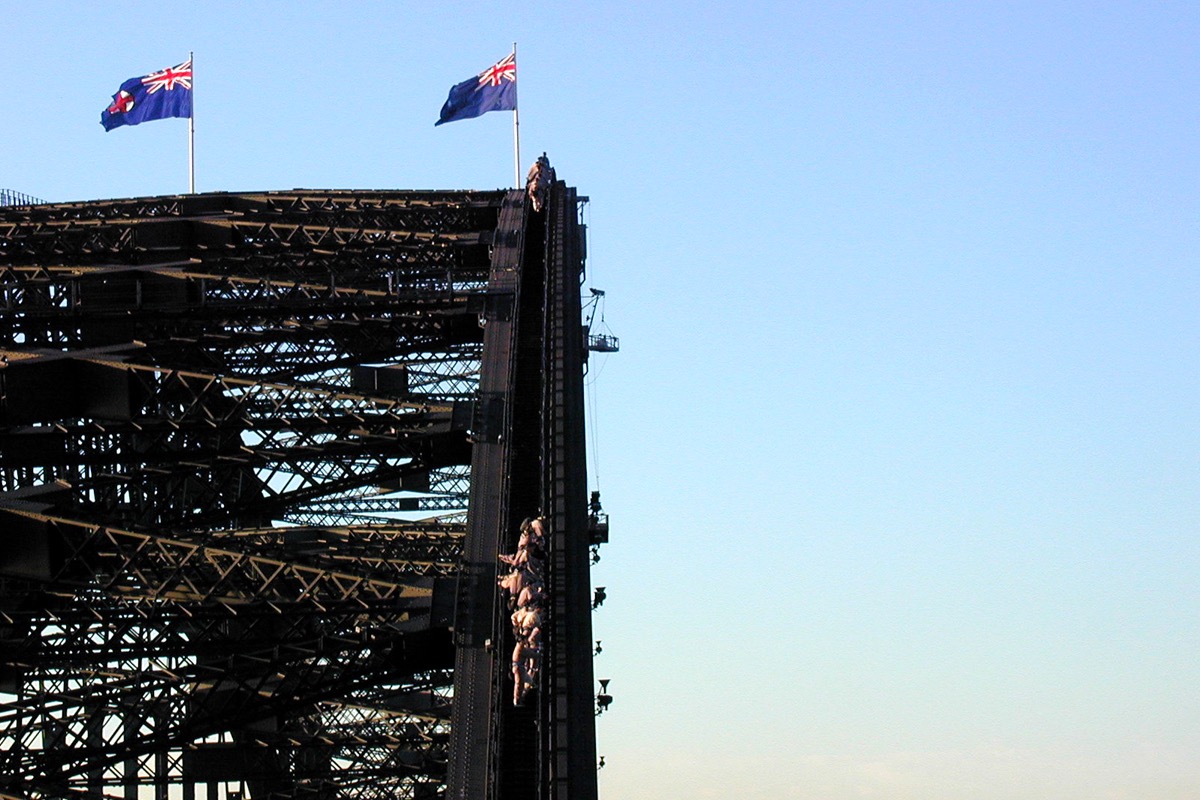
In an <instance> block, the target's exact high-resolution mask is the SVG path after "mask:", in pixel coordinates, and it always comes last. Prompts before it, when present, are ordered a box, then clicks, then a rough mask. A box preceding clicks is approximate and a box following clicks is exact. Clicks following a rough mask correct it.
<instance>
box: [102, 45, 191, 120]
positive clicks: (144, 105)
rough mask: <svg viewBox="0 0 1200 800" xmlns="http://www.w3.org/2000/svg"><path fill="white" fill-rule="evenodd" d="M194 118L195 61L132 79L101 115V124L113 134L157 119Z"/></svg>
mask: <svg viewBox="0 0 1200 800" xmlns="http://www.w3.org/2000/svg"><path fill="white" fill-rule="evenodd" d="M190 116H192V60H191V59H188V60H187V61H184V62H183V63H182V64H176V65H175V66H173V67H167V68H166V69H161V70H159V71H158V72H152V73H150V74H149V75H140V76H138V77H136V78H130V79H129V80H127V81H125V82H124V83H122V84H121V88H119V89H117V93H116V94H114V95H113V98H112V103H111V104H110V105H109V106H108V108H106V109H104V111H102V112H100V124H101V125H103V126H104V130H106V131H111V130H112V129H113V128H119V127H121V126H122V125H137V124H139V123H142V122H149V121H150V120H154V119H167V118H169V117H190Z"/></svg>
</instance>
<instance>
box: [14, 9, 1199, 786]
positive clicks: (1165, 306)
mask: <svg viewBox="0 0 1200 800" xmlns="http://www.w3.org/2000/svg"><path fill="white" fill-rule="evenodd" d="M0 10H2V11H3V12H4V13H3V19H4V23H3V29H4V47H3V49H2V50H0V65H2V69H3V75H4V80H3V81H0V102H2V104H3V107H4V108H5V109H7V124H6V125H4V126H3V128H2V129H0V188H7V189H13V190H17V191H21V192H25V193H27V194H30V195H33V196H36V197H41V198H44V199H47V200H53V201H65V200H87V199H96V198H106V197H127V196H142V195H155V194H173V193H180V192H183V191H185V190H186V188H187V160H186V158H187V156H186V128H187V125H186V122H185V121H183V120H166V121H160V122H151V123H146V124H143V125H141V126H138V127H136V128H122V129H118V130H115V131H113V132H110V133H105V132H104V130H103V129H102V128H101V126H100V125H99V116H100V111H101V110H102V108H103V107H104V106H105V105H106V104H107V103H108V101H109V98H110V97H111V95H112V94H113V92H115V91H116V89H117V87H118V85H119V84H120V83H121V82H122V81H124V80H125V79H127V78H130V77H133V76H136V75H141V74H146V73H148V72H150V71H153V70H157V69H161V68H163V67H166V66H170V65H173V64H176V63H178V62H180V61H183V60H184V59H185V58H186V57H187V53H188V51H189V50H191V51H195V54H196V70H197V78H196V81H197V83H196V87H197V88H196V129H197V133H196V142H197V149H196V166H197V184H198V185H197V188H198V190H200V191H213V190H231V191H236V190H263V189H288V188H294V187H313V188H350V189H352V188H363V189H366V188H400V189H413V188H430V189H441V188H475V189H492V188H496V187H502V186H508V185H509V184H510V183H511V182H512V180H513V164H512V140H511V136H512V131H511V127H512V122H511V116H510V115H509V114H506V113H492V114H487V115H485V116H484V117H481V118H478V119H474V120H466V121H461V122H455V123H452V124H449V125H443V126H440V127H438V128H436V129H435V128H434V125H433V123H434V122H435V121H436V119H437V115H438V110H439V109H440V107H441V105H442V103H443V101H444V100H445V99H446V93H447V91H448V90H449V88H450V86H451V85H453V84H455V83H457V82H459V81H462V80H465V79H466V78H468V77H470V76H471V75H473V74H475V73H477V72H479V71H481V70H483V69H484V68H486V67H488V66H490V65H491V64H492V63H494V62H495V61H497V60H499V59H500V58H502V57H503V56H504V55H506V54H507V53H508V52H509V50H510V48H511V45H512V43H513V42H514V41H516V42H518V47H519V53H518V74H519V87H520V88H519V92H520V103H521V144H522V153H523V156H524V160H525V163H526V164H527V163H528V162H529V160H530V159H532V158H533V157H535V156H536V155H537V154H539V153H541V152H542V151H546V152H547V153H548V155H549V157H550V160H551V162H552V163H553V164H554V165H555V167H556V168H557V170H558V175H559V177H560V178H563V179H564V180H566V181H567V182H568V183H570V184H571V185H573V186H575V187H577V188H578V190H579V192H580V193H581V194H584V195H588V196H589V197H590V198H591V202H590V204H589V206H588V207H587V210H586V211H585V221H586V222H587V223H588V226H589V228H588V230H589V262H588V272H589V284H588V285H589V286H595V287H599V288H602V289H604V290H605V291H606V292H607V297H606V306H605V312H606V320H607V323H608V325H609V326H610V328H611V329H612V332H613V333H615V334H616V335H617V336H619V337H620V338H621V344H622V351H621V352H620V353H618V354H615V355H611V356H597V357H596V358H595V360H594V362H593V364H592V371H591V374H590V376H589V382H590V383H591V391H592V398H591V401H592V405H593V407H594V409H595V414H594V418H593V419H592V422H591V428H592V429H593V430H594V431H595V433H596V438H595V441H594V449H593V451H592V463H591V472H592V483H593V486H598V487H599V488H600V489H601V491H602V495H603V500H604V505H605V509H606V511H608V512H609V513H610V515H611V518H612V543H611V544H610V545H608V546H607V547H606V548H605V549H604V551H603V552H602V556H603V560H602V561H601V562H600V563H599V564H598V565H597V567H596V570H595V580H596V583H597V584H600V585H604V586H606V587H607V591H608V600H607V602H606V603H605V605H604V606H603V607H602V608H601V609H600V610H599V611H597V612H596V617H595V625H596V635H597V638H599V639H601V640H602V641H603V653H601V654H600V655H599V656H598V657H597V661H596V672H597V676H598V677H603V678H611V680H612V683H611V685H610V691H611V693H612V694H613V696H614V697H615V701H614V703H613V705H612V707H611V709H610V710H609V711H608V713H606V714H605V715H604V716H602V717H600V718H599V720H598V721H597V729H598V739H599V746H600V753H601V754H603V755H604V756H605V759H606V767H605V769H604V770H603V771H602V772H601V773H600V786H601V797H602V798H604V800H636V799H637V798H648V799H649V800H685V799H686V800H706V799H707V798H713V799H714V800H716V799H717V798H721V799H722V800H724V799H725V798H747V800H768V799H770V800H778V799H783V800H793V799H794V800H857V798H882V799H884V800H1031V799H1032V798H1046V800H1105V799H1114V800H1115V799H1118V798H1130V799H1131V800H1132V799H1134V798H1136V799H1137V800H1195V799H1196V798H1200V657H1198V656H1200V540H1198V537H1197V533H1198V529H1200V434H1198V429H1200V426H1198V420H1200V370H1198V367H1200V356H1198V352H1200V318H1198V315H1197V305H1198V301H1200V277H1198V266H1200V154H1198V150H1197V143H1198V141H1200V137H1198V134H1200V111H1198V107H1200V104H1198V101H1200V69H1198V64H1200V58H1198V57H1200V5H1197V4H1195V3H1184V2H1162V3H1154V4H1144V3H1133V2H1114V3H1096V4H1093V3H1082V2H1075V3H1070V2H1054V1H1053V0H1050V1H1049V2H979V3H952V2H916V1H915V0H914V1H913V2H842V3H838V2H835V3H822V4H816V3H803V2H789V3H762V2H750V3H747V4H737V5H736V6H735V5H734V4H728V3H703V2H702V3H699V4H697V3H689V4H684V3H676V2H648V3H639V4H633V3H624V2H618V3H609V4H604V6H603V8H601V9H597V10H591V9H588V8H585V7H581V6H579V5H578V4H551V3H540V4H530V3H516V4H511V5H501V4H467V3H461V2H446V3H437V4H433V3H427V4H399V3H384V2H369V3H357V4H335V3H332V2H315V1H310V2H298V3H289V4H283V3H268V2H257V3H254V2H251V3H234V2H205V3H189V4H183V3H174V2H160V3H146V2H124V3H121V2H110V3H104V4H98V3H82V2H79V3H65V2H46V3H39V4H26V3H16V2H12V1H11V0H0Z"/></svg>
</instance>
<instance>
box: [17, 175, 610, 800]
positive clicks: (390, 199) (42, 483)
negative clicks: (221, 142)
mask: <svg viewBox="0 0 1200 800" xmlns="http://www.w3.org/2000/svg"><path fill="white" fill-rule="evenodd" d="M573 197H574V195H573V193H571V194H570V198H573ZM563 202H568V203H569V202H573V199H572V200H565V201H563ZM560 205H561V203H560ZM502 210H504V213H505V214H506V215H507V216H505V217H504V219H505V220H506V221H505V222H504V224H502V223H501V217H502ZM572 212H573V209H572ZM531 213H532V212H528V211H527V204H526V203H525V200H524V198H523V195H522V194H520V193H513V192H509V193H504V192H403V191H394V192H329V191H312V192H310V191H292V192H272V193H255V194H207V195H191V196H181V197H160V198H142V199H134V200H112V201H96V202H86V203H69V204H43V205H37V206H29V207H3V208H0V797H4V798H8V797H14V798H29V799H31V800H32V798H101V797H113V798H118V797H119V798H126V799H128V800H131V799H132V798H150V797H153V798H155V800H165V799H166V798H178V799H179V800H194V798H196V797H197V796H199V797H204V798H210V799H211V800H232V798H234V797H243V796H246V795H247V794H248V795H249V796H250V797H253V798H267V797H270V798H314V799H316V798H334V797H337V798H368V799H373V798H380V799H381V800H382V798H430V797H438V796H443V795H444V794H445V793H446V787H447V782H448V777H447V776H448V773H449V772H450V771H451V770H450V769H449V762H450V761H451V759H452V758H454V757H455V754H454V753H453V752H452V751H453V750H454V747H455V745H454V742H453V738H452V735H451V734H452V721H453V720H455V719H468V720H471V722H470V723H469V726H468V727H471V730H472V731H473V733H472V736H475V733H477V732H478V731H480V730H482V731H483V734H482V739H481V740H484V741H499V740H503V739H504V738H505V737H506V736H508V737H510V738H511V735H512V732H513V731H514V730H516V731H517V732H518V733H521V738H520V739H519V740H520V741H522V742H524V741H526V740H529V741H532V742H534V743H536V742H538V741H539V740H541V741H561V740H562V739H563V736H556V735H555V734H554V730H555V728H554V725H555V724H556V723H555V721H554V719H552V718H551V711H552V709H553V708H554V706H553V705H552V704H551V701H550V699H549V698H550V697H551V696H552V695H553V692H554V691H555V685H554V683H553V682H552V681H551V680H550V679H549V678H548V679H547V682H546V685H545V686H544V687H543V690H544V691H543V693H542V697H543V699H542V700H541V701H540V702H539V708H540V709H541V711H540V712H535V713H533V715H532V716H530V714H529V713H525V712H523V713H524V716H522V717H521V718H520V719H517V720H516V722H514V721H513V718H512V715H513V713H515V712H506V711H504V710H503V709H502V708H501V707H500V706H499V705H498V704H497V703H496V702H494V701H495V698H494V697H493V698H488V700H487V702H483V701H482V700H480V701H479V702H480V713H479V714H475V715H473V714H472V713H471V712H470V711H469V710H468V709H464V708H462V707H461V703H460V707H459V708H457V709H456V708H455V704H454V697H456V696H461V697H476V695H477V693H478V691H480V690H482V691H483V692H484V693H485V694H487V693H488V692H491V691H493V690H495V691H499V692H500V693H501V694H504V693H505V692H506V690H504V689H503V688H499V687H495V686H493V684H495V683H496V680H497V678H496V677H495V676H497V675H499V674H501V666H502V665H501V663H500V662H503V661H504V660H505V655H504V654H500V655H499V656H498V657H497V656H496V655H495V654H494V653H493V652H492V651H491V650H490V649H486V648H484V647H483V645H484V638H486V634H487V632H493V633H494V634H495V635H500V634H501V632H502V631H503V627H502V626H501V625H500V624H499V622H498V620H497V618H496V617H495V615H494V614H493V613H492V609H493V604H494V599H491V600H487V602H484V600H483V599H486V598H487V597H488V595H487V593H488V592H491V591H492V590H491V589H489V588H488V587H489V586H491V585H492V583H493V582H494V574H495V564H494V563H492V564H487V565H480V564H478V563H474V562H471V561H470V560H465V559H464V552H465V541H466V537H467V533H466V532H467V531H468V529H470V526H468V525H467V524H466V523H467V520H468V519H469V518H470V517H471V516H472V515H475V514H476V511H475V510H471V509H469V508H468V506H469V504H470V503H475V502H477V500H476V499H472V500H470V503H469V498H477V497H478V496H479V495H480V491H479V485H482V484H481V483H480V481H481V480H482V479H481V478H479V477H478V476H477V474H476V473H477V472H478V471H479V470H480V466H479V465H480V464H481V463H491V462H487V460H486V459H482V460H481V458H482V457H481V455H480V452H481V451H480V447H481V446H482V447H484V448H487V447H494V446H495V443H496V442H498V441H501V440H505V441H507V439H508V438H511V437H512V436H514V435H515V434H516V433H518V431H516V429H515V428H514V427H513V423H512V421H511V416H512V415H511V414H509V415H507V416H505V415H504V414H499V415H497V414H496V413H495V411H496V409H497V408H498V407H499V406H497V405H496V403H497V402H498V401H497V398H496V397H494V396H492V395H491V394H489V393H488V392H486V391H485V392H484V393H483V394H482V395H481V375H482V374H483V372H484V365H485V363H489V359H490V363H491V366H490V367H488V369H491V370H492V372H493V373H494V374H500V373H501V372H503V371H504V370H505V369H510V368H511V367H507V366H505V365H506V364H507V363H508V361H507V360H506V359H509V358H510V356H511V354H512V352H514V348H516V349H520V347H526V348H530V347H531V348H533V349H532V350H531V351H530V352H532V353H534V355H533V356H532V358H533V360H534V361H535V362H536V361H537V359H541V358H544V353H543V349H544V348H543V344H542V343H541V335H540V334H538V333H537V331H536V330H535V327H536V326H537V325H540V324H541V322H540V319H541V315H540V313H538V314H532V313H531V312H523V313H526V315H527V316H528V317H530V320H531V321H527V323H526V324H525V327H524V328H523V329H522V330H523V333H522V334H521V335H522V336H523V337H524V338H525V339H526V340H528V341H527V342H526V344H523V345H522V344H520V343H518V342H517V341H516V339H515V338H510V341H508V342H505V343H503V348H502V349H503V354H502V355H497V354H496V353H494V352H493V353H492V354H490V355H489V354H488V353H487V352H485V340H486V337H485V327H486V324H493V323H494V324H496V325H508V324H510V323H512V322H513V319H514V316H515V315H516V314H517V313H518V312H517V311H516V307H515V303H514V298H515V297H516V294H517V291H518V288H519V286H520V284H521V280H522V279H521V277H520V276H521V270H520V268H521V254H522V253H523V252H532V251H531V250H530V247H533V245H531V244H530V241H529V240H528V239H529V237H528V236H527V234H526V232H525V230H524V227H525V225H526V222H525V220H526V215H527V214H531ZM560 213H561V211H560ZM568 222H569V223H570V224H572V225H573V224H574V222H575V220H574V219H573V218H572V219H570V220H568ZM544 226H545V223H544V221H538V222H537V225H536V226H535V227H536V228H537V230H538V231H541V230H543V229H544ZM571 230H572V231H575V229H574V228H571ZM539 235H540V234H539ZM538 247H540V245H539V246H538ZM544 258H545V256H544V254H541V255H538V257H537V259H536V260H537V261H538V266H537V269H536V270H534V272H536V273H537V275H536V277H535V280H536V286H537V287H540V286H541V285H542V284H543V283H544V280H545V279H544V277H543V276H542V271H543V268H542V265H541V261H542V260H543V259H544ZM502 262H503V263H502ZM580 264H581V262H580ZM579 266H580V265H576V270H578V268H579ZM576 274H577V273H576ZM498 276H499V277H502V278H503V279H499V280H498ZM576 289H577V286H576V287H573V289H572V290H573V291H574V290H576ZM538 293H539V294H540V289H539V291H538ZM529 298H532V299H528V300H526V301H525V302H526V303H529V302H532V303H534V304H535V305H537V304H540V303H541V302H542V298H541V297H538V296H535V293H534V292H533V291H532V290H530V292H529ZM575 301H577V297H576V298H575V300H574V301H572V302H575ZM496 330H500V328H497V329H496ZM505 330H508V329H507V328H505ZM515 330H516V329H515V328H514V329H513V331H515ZM513 335H514V336H515V333H514V334H513ZM492 341H493V345H490V346H492V347H493V348H495V347H497V346H498V345H496V344H495V342H498V341H499V339H498V338H497V337H496V336H494V335H493V338H492ZM527 359H528V357H527ZM581 368H582V362H581V361H579V363H577V364H576V365H575V369H576V371H579V370H581ZM497 370H499V371H500V372H497ZM526 379H527V380H530V379H531V377H530V376H529V375H527V376H526ZM547 391H549V388H548V387H543V388H542V389H539V390H537V391H534V392H532V393H530V394H529V395H528V399H530V400H532V402H534V403H535V406H536V405H537V404H538V403H539V402H540V401H539V400H538V398H539V397H541V396H543V395H544V394H545V393H546V392H547ZM512 399H513V398H511V397H509V398H507V401H508V402H511V401H512ZM518 399H519V398H518ZM540 418H541V417H540V412H538V411H536V409H535V411H534V412H532V413H527V414H525V417H524V419H525V420H526V422H525V423H522V424H523V425H524V427H523V428H521V430H520V431H519V433H520V434H521V435H524V436H526V437H528V438H529V439H530V441H531V442H533V443H532V444H530V445H528V446H526V450H527V451H528V452H530V453H533V454H534V455H535V457H536V455H537V453H539V452H542V451H544V450H545V449H546V445H544V444H543V445H539V444H537V443H536V441H537V440H539V437H541V436H542V435H543V433H542V432H541V430H540V429H539V428H538V425H539V424H540V423H538V422H537V421H538V420H539V419H540ZM495 463H497V464H499V463H500V462H495ZM505 463H510V464H511V463H512V462H511V459H510V460H509V461H508V462H505ZM580 464H582V462H580ZM539 469H540V468H539V467H538V466H537V464H536V463H535V464H533V466H532V467H530V466H526V467H525V468H524V474H528V475H530V476H532V477H533V479H534V480H533V482H532V483H531V484H530V485H531V486H535V488H533V489H525V490H524V491H525V495H526V497H527V501H526V502H525V505H527V506H535V507H534V508H530V509H528V510H529V511H536V510H537V508H536V506H538V505H539V504H540V505H544V506H546V507H547V508H550V506H549V505H547V504H548V503H549V502H551V501H556V500H557V495H556V494H555V492H554V491H552V487H551V486H550V482H545V484H546V485H544V486H542V487H541V489H537V488H536V486H537V482H538V478H537V476H538V474H539ZM488 480H493V482H494V476H493V478H489V479H488ZM489 485H490V484H489ZM539 493H540V496H539ZM580 501H581V502H582V497H581V498H580ZM479 502H482V501H479ZM488 502H489V503H490V501H488ZM503 505H504V506H505V508H507V507H508V506H509V505H510V502H509V501H508V500H505V501H504V503H503ZM551 510H553V509H551ZM480 513H481V514H482V512H480ZM489 513H492V512H489ZM506 513H510V514H516V513H525V512H524V511H523V510H518V509H515V508H514V509H513V510H511V512H506ZM477 516H478V515H477ZM486 516H487V515H483V516H481V517H480V518H484V517H486ZM493 516H494V514H493ZM488 518H490V517H488ZM505 519H506V520H507V518H505ZM474 528H475V529H480V525H479V524H478V522H477V523H476V524H475V525H474ZM559 533H560V539H561V536H562V533H563V532H562V531H560V532H559ZM476 535H479V534H476ZM487 535H488V536H490V537H491V540H490V542H488V543H487V544H486V545H484V546H483V548H482V551H484V552H493V553H494V552H495V551H497V550H498V549H502V548H504V547H505V546H506V539H507V538H508V537H511V536H513V535H514V531H513V530H511V529H504V530H500V529H497V530H493V531H491V532H490V533H488V534H487ZM561 548H562V545H561V544H560V550H561ZM476 549H477V550H478V549H479V547H477V548H476ZM489 570H490V572H489ZM564 575H565V573H564ZM481 576H482V581H481V580H480V578H481ZM577 577H578V576H577ZM561 580H562V576H560V583H561ZM572 591H574V592H575V593H576V594H579V593H580V592H581V591H582V592H584V593H586V591H587V589H586V576H584V588H583V589H582V590H580V589H578V588H577V587H576V588H575V589H573V590H572ZM492 594H493V595H494V592H492ZM472 597H474V598H475V600H477V601H479V603H477V604H476V605H478V608H485V609H486V614H485V613H483V612H477V609H476V605H472V603H470V602H467V599H470V598H472ZM464 598H467V599H464ZM481 598H483V599H481ZM480 604H481V605H480ZM475 616H478V617H479V618H475ZM583 616H584V619H583V621H582V623H581V624H582V625H584V627H586V631H585V632H584V633H583V634H581V635H582V636H583V639H588V640H590V620H587V619H586V617H587V615H586V614H584V615H583ZM563 623H564V620H563V619H562V616H561V614H560V618H559V625H560V627H561V625H562V624H563ZM456 625H457V627H458V630H459V633H456V634H454V636H452V634H451V629H452V627H455V626H456ZM576 627H578V626H576ZM580 630H582V628H581V629H580ZM464 631H466V632H468V633H469V632H471V631H481V632H483V633H484V636H481V637H476V638H471V637H467V638H464V633H463V632H464ZM572 635H573V634H572ZM468 638H469V641H468ZM560 638H561V640H562V642H563V644H561V645H560V646H559V650H558V652H559V661H560V662H562V663H566V662H565V661H564V660H563V659H564V658H565V655H564V653H565V649H564V648H566V644H565V643H566V641H567V640H568V639H569V638H570V636H568V635H567V634H561V635H560ZM463 648H468V649H469V650H470V651H471V658H472V659H474V661H475V662H478V663H479V664H482V665H483V666H484V670H483V672H480V673H479V675H477V676H476V675H474V673H472V675H471V676H468V675H465V674H458V673H456V650H457V651H459V653H460V655H459V657H458V663H460V664H461V663H462V655H461V653H462V651H463ZM588 666H589V669H588V670H587V675H586V676H581V680H585V681H586V683H587V685H586V686H585V687H584V688H583V689H582V691H583V692H584V695H582V696H585V699H586V697H590V691H591V689H590V683H591V676H590V665H588ZM550 674H553V675H554V676H555V677H554V680H555V681H561V680H562V673H561V670H559V671H558V672H552V673H550ZM472 687H473V688H472ZM578 693H579V692H576V694H578ZM585 710H588V709H585ZM539 713H540V716H539ZM576 717H581V714H580V713H578V710H577V713H576ZM463 724H464V725H468V723H463ZM589 724H590V723H589ZM480 725H482V727H479V726H480ZM514 725H515V726H516V727H515V728H514ZM530 726H532V727H530ZM532 730H536V731H540V733H538V734H537V735H535V736H533V737H532V738H530V735H529V731H532ZM563 730H564V731H566V729H563ZM522 731H523V732H522ZM539 737H540V739H539ZM476 738H480V737H479V736H476ZM585 744H586V745H587V746H588V747H590V748H591V750H590V751H589V752H587V753H584V755H583V757H582V760H579V759H576V760H577V761H578V762H579V763H587V762H588V760H591V761H593V762H594V743H592V741H591V740H590V739H586V737H585ZM560 747H561V745H560ZM494 749H495V748H493V750H494ZM517 752H518V751H517V749H516V748H515V747H514V746H511V745H510V746H509V747H508V751H507V754H505V755H503V757H502V758H501V757H500V756H498V755H497V754H496V753H495V752H492V753H491V754H490V755H489V754H484V755H482V756H481V755H480V754H479V753H476V752H474V751H468V750H465V749H461V748H460V750H459V752H458V754H457V757H459V758H464V759H465V758H475V757H482V758H484V761H485V763H486V765H487V769H488V770H490V771H491V772H490V773H489V775H490V777H488V778H487V780H486V783H487V785H488V786H489V787H490V788H489V796H491V797H504V796H516V794H517V791H518V788H519V789H520V790H521V791H525V790H527V789H528V790H532V791H533V794H525V795H523V796H543V797H547V798H551V797H556V798H562V797H566V796H567V794H566V793H564V792H561V791H557V790H556V788H555V784H554V783H553V781H552V780H551V779H549V778H548V776H549V774H550V771H552V770H551V767H549V766H548V764H549V762H548V761H547V759H549V758H550V757H551V755H550V754H548V753H542V752H541V751H539V750H537V749H536V748H535V750H534V751H530V752H529V753H527V754H525V755H524V756H519V755H514V753H517ZM554 757H557V756H554ZM521 758H524V759H525V761H526V762H527V763H526V764H525V765H524V766H523V767H522V768H521V770H519V773H520V774H518V776H517V779H516V783H514V781H513V779H512V778H507V779H506V778H504V777H503V776H501V775H497V774H496V770H502V769H505V768H506V766H505V765H510V766H511V765H513V764H516V763H517V762H519V761H520V759H521ZM539 765H541V766H539ZM576 772H580V770H578V769H576ZM526 775H528V776H532V781H533V782H532V783H529V782H528V781H526V782H525V783H522V782H521V781H523V780H526V779H525V777H522V776H526ZM584 777H586V776H584ZM558 778H559V779H560V780H561V775H560V776H558ZM591 781H592V786H591V789H590V791H586V790H585V791H583V792H581V793H577V795H578V796H579V797H585V798H586V797H588V796H594V794H595V791H594V775H593V776H592V779H591ZM576 782H577V783H578V778H577V779H576ZM584 785H585V786H586V781H585V784H584ZM504 787H509V788H508V789H507V790H506V789H505V788H504ZM512 787H518V788H512ZM506 791H507V795H506V794H505V792H506Z"/></svg>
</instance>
